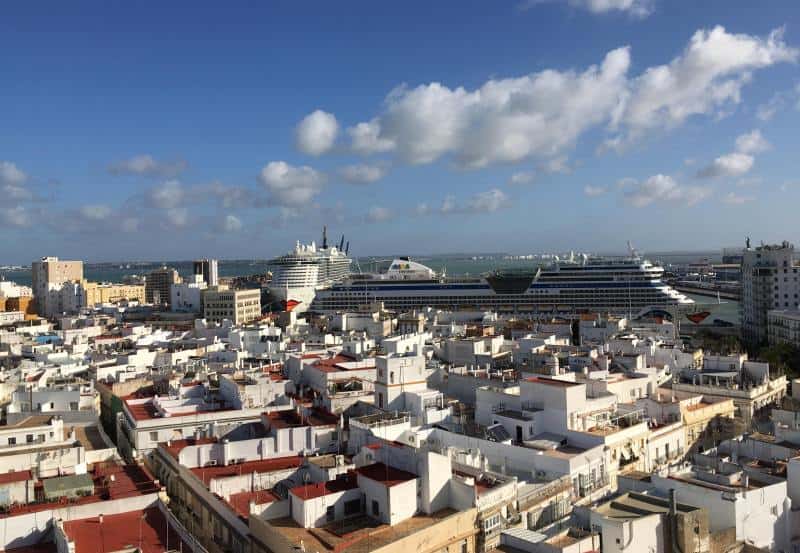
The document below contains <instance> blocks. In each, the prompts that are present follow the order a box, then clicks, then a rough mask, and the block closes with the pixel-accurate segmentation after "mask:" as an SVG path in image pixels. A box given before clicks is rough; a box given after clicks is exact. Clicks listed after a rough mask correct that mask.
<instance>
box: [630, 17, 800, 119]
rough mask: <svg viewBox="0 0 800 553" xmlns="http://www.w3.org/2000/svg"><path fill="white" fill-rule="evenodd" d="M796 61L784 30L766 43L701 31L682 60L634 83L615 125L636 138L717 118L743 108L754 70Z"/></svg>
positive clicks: (722, 32) (647, 73) (654, 69)
mask: <svg viewBox="0 0 800 553" xmlns="http://www.w3.org/2000/svg"><path fill="white" fill-rule="evenodd" d="M797 56H798V51H797V49H795V48H791V47H789V46H787V45H786V43H785V42H784V40H783V30H782V29H777V30H774V31H772V32H771V33H770V34H769V35H768V36H767V37H766V38H761V37H758V36H751V35H746V34H732V33H728V32H727V31H726V30H725V28H724V27H721V26H717V27H714V28H713V29H711V30H699V31H697V32H696V33H695V34H694V35H693V36H692V38H691V40H690V41H689V45H688V46H687V47H686V49H685V50H684V51H683V53H682V54H681V55H679V56H678V57H676V58H674V59H673V60H672V61H671V62H670V63H669V64H666V65H659V66H655V67H650V68H648V69H647V70H646V71H645V72H644V73H643V74H642V75H640V76H639V77H637V78H636V79H634V80H633V81H632V82H631V83H630V96H629V98H628V99H627V102H626V103H625V105H624V109H622V110H620V112H619V118H618V121H617V122H616V123H617V124H618V125H623V126H626V127H627V128H628V129H629V130H630V131H631V132H633V133H634V134H636V133H638V132H640V131H643V130H646V129H651V128H656V127H658V128H663V127H666V128H669V127H674V126H677V125H679V124H681V123H683V122H684V121H685V120H686V119H687V118H688V117H690V116H692V115H700V114H717V115H719V114H720V113H721V111H722V110H723V109H724V108H726V107H730V106H731V105H735V104H737V103H739V101H740V99H741V90H742V87H743V86H744V85H745V84H746V83H748V82H749V81H750V80H751V78H752V72H753V71H754V70H756V69H760V68H764V67H769V66H771V65H775V64H777V63H782V62H792V61H795V60H796V59H797Z"/></svg>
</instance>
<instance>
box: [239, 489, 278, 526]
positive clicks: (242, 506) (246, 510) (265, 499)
mask: <svg viewBox="0 0 800 553" xmlns="http://www.w3.org/2000/svg"><path fill="white" fill-rule="evenodd" d="M280 500H281V498H280V497H278V496H277V495H275V494H274V493H273V492H272V491H271V490H259V491H257V492H241V493H234V494H231V496H230V497H229V498H228V502H227V503H228V505H230V506H231V508H232V509H233V510H234V512H235V513H236V514H237V515H239V518H241V519H242V520H244V521H245V522H246V521H247V519H248V518H249V517H250V502H251V501H253V502H254V503H256V504H264V503H272V502H273V501H280Z"/></svg>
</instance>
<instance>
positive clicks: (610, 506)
mask: <svg viewBox="0 0 800 553" xmlns="http://www.w3.org/2000/svg"><path fill="white" fill-rule="evenodd" d="M676 508H677V510H678V511H681V512H684V513H691V512H692V511H698V510H700V508H699V507H694V506H692V505H686V504H684V503H678V504H677V505H676ZM596 511H597V512H598V513H599V514H601V515H603V516H604V517H606V518H613V519H621V520H633V519H637V518H642V517H645V516H650V515H655V514H658V515H663V514H667V513H669V511H670V505H669V501H668V500H666V499H663V498H660V497H655V496H652V495H645V494H640V493H634V492H628V493H625V494H623V495H621V496H619V497H617V498H615V499H612V500H611V501H609V502H607V503H604V504H602V505H599V506H598V507H597V508H596Z"/></svg>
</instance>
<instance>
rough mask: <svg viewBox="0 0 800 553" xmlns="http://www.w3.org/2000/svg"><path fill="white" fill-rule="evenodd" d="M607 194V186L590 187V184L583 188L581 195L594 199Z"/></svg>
mask: <svg viewBox="0 0 800 553" xmlns="http://www.w3.org/2000/svg"><path fill="white" fill-rule="evenodd" d="M606 192H608V187H607V186H592V185H590V184H588V185H586V186H584V187H583V193H584V195H586V196H589V197H590V198H596V197H597V196H602V195H603V194H605V193H606Z"/></svg>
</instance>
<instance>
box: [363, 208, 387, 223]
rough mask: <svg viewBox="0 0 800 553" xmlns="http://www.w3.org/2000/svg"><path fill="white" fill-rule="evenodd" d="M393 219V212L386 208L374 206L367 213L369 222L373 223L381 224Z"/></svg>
mask: <svg viewBox="0 0 800 553" xmlns="http://www.w3.org/2000/svg"><path fill="white" fill-rule="evenodd" d="M391 218H392V212H391V210H389V209H388V208H386V207H378V206H372V207H371V208H369V211H368V212H367V220H368V221H369V222H371V223H380V222H383V221H388V220H389V219H391Z"/></svg>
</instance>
